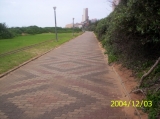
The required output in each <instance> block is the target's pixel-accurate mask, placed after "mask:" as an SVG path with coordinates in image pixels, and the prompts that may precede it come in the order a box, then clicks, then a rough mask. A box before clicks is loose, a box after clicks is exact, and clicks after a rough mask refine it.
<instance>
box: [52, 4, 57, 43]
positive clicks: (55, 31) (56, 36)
mask: <svg viewBox="0 0 160 119" xmlns="http://www.w3.org/2000/svg"><path fill="white" fill-rule="evenodd" d="M53 9H54V18H55V34H56V41H58V38H57V23H56V7H53Z"/></svg>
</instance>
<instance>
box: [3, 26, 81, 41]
mask: <svg viewBox="0 0 160 119" xmlns="http://www.w3.org/2000/svg"><path fill="white" fill-rule="evenodd" d="M57 31H58V33H72V31H73V29H72V28H62V27H57ZM80 31H81V29H79V28H74V32H80ZM54 32H55V27H44V28H42V27H38V26H28V27H11V28H8V27H7V25H6V24H5V23H0V39H9V38H13V37H16V36H20V35H23V34H30V35H35V34H41V33H54Z"/></svg>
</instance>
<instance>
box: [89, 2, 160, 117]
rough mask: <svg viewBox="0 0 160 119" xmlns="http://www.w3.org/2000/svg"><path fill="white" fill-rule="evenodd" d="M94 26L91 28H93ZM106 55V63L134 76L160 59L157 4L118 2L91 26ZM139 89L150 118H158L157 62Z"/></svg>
mask: <svg viewBox="0 0 160 119" xmlns="http://www.w3.org/2000/svg"><path fill="white" fill-rule="evenodd" d="M93 27H94V28H93ZM89 29H91V30H92V29H94V31H95V33H96V35H97V37H98V39H99V40H100V41H101V42H102V44H103V46H104V48H105V49H106V51H107V52H106V53H107V54H108V56H109V63H111V62H114V61H119V62H121V63H122V64H123V65H124V66H126V67H128V68H130V69H132V70H133V71H134V73H135V74H136V76H137V77H139V78H140V77H141V76H142V75H143V73H144V72H147V71H148V70H149V69H150V68H151V66H152V65H153V64H154V62H155V61H156V60H157V59H158V58H159V57H160V1H159V0H154V1H152V0H121V2H120V4H119V5H118V6H117V7H116V8H115V10H114V11H113V12H112V13H111V14H110V15H109V16H108V17H106V18H104V19H101V20H99V21H98V23H96V24H92V25H90V27H89ZM140 88H142V89H145V91H146V94H147V96H146V100H152V101H153V106H152V108H144V110H145V111H147V112H148V113H149V118H150V119H156V118H158V117H159V116H160V63H159V64H158V65H157V66H156V68H155V69H154V70H153V71H152V73H151V74H150V75H149V76H147V77H145V79H144V82H143V84H142V85H141V87H140Z"/></svg>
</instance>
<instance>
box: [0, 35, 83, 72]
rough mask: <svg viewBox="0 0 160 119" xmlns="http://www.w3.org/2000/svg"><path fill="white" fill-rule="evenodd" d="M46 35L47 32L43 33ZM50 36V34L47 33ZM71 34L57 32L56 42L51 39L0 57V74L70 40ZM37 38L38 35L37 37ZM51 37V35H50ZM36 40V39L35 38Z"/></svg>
mask: <svg viewBox="0 0 160 119" xmlns="http://www.w3.org/2000/svg"><path fill="white" fill-rule="evenodd" d="M80 34H82V33H75V36H74V37H77V36H78V35H80ZM44 35H47V34H44ZM48 35H49V36H50V34H48ZM74 37H73V36H72V33H63V34H59V37H58V42H56V41H55V40H53V41H52V42H48V43H46V44H42V45H39V46H36V47H33V48H31V49H28V50H24V51H21V52H18V53H15V54H11V55H8V56H5V57H0V62H1V63H0V74H2V73H4V72H6V71H8V70H10V69H12V68H14V67H16V66H18V65H20V64H22V63H23V62H25V61H27V60H29V59H31V58H33V57H36V56H38V55H41V54H43V53H45V52H47V51H49V50H51V49H53V48H55V47H57V46H59V45H61V44H63V43H65V42H67V41H69V40H71V39H72V38H74ZM37 38H39V37H37ZM52 38H53V37H52ZM35 40H36V41H37V39H35Z"/></svg>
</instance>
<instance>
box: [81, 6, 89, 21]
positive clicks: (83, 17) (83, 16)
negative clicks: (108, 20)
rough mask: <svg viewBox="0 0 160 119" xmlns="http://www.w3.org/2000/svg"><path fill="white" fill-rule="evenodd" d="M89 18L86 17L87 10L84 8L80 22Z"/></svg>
mask: <svg viewBox="0 0 160 119" xmlns="http://www.w3.org/2000/svg"><path fill="white" fill-rule="evenodd" d="M88 20H89V16H88V8H84V10H83V15H82V22H85V21H88Z"/></svg>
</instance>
